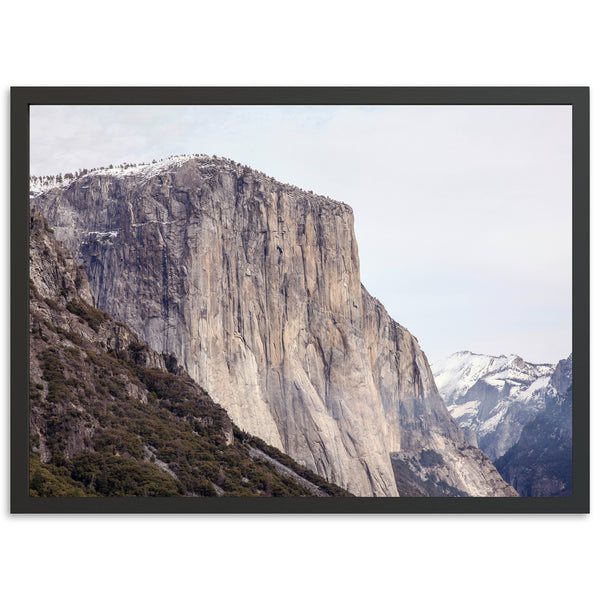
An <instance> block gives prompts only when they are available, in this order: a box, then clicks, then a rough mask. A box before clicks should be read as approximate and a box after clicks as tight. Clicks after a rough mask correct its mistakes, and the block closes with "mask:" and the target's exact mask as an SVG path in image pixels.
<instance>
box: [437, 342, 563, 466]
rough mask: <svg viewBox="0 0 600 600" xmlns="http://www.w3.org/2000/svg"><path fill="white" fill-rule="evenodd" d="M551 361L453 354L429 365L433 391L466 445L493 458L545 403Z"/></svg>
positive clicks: (515, 437) (552, 367)
mask: <svg viewBox="0 0 600 600" xmlns="http://www.w3.org/2000/svg"><path fill="white" fill-rule="evenodd" d="M554 369H555V365H551V364H541V365H537V364H532V363H528V362H525V361H524V360H523V359H522V358H521V357H520V356H517V355H516V354H511V355H509V356H487V355H485V354H474V353H473V352H469V351H463V352H456V353H455V354H452V355H451V356H449V357H447V358H445V359H443V360H440V361H438V362H436V363H433V364H432V371H433V376H434V378H435V382H436V385H437V387H438V390H439V392H440V394H441V396H442V398H443V399H444V402H445V404H446V407H447V408H448V410H449V412H450V414H451V415H452V416H453V417H454V418H455V419H456V420H457V421H458V423H459V425H460V426H461V427H462V428H463V429H464V430H465V432H466V433H467V435H468V437H469V438H470V441H471V443H473V442H475V441H476V442H477V445H478V446H479V447H480V448H481V449H482V450H483V451H484V452H485V453H486V454H487V455H488V456H489V457H490V458H491V459H492V460H496V459H497V458H499V457H500V456H502V455H503V454H504V453H505V452H506V451H507V450H508V449H509V448H510V447H511V446H513V445H514V444H516V443H517V441H518V439H519V437H520V435H521V432H522V430H523V427H524V426H525V425H526V424H527V423H529V422H530V421H531V420H533V418H534V417H535V416H536V414H537V413H538V412H540V411H541V410H543V409H544V407H545V400H544V399H545V390H546V387H547V385H548V383H549V381H550V377H551V376H552V373H553V372H554Z"/></svg>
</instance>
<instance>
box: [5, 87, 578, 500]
mask: <svg viewBox="0 0 600 600" xmlns="http://www.w3.org/2000/svg"><path fill="white" fill-rule="evenodd" d="M300 89H301V88H300ZM492 89H493V88H492ZM172 94H173V97H176V92H175V91H173V92H172ZM326 95H327V94H326V90H323V101H322V102H320V103H314V102H312V101H311V102H308V103H303V102H301V101H299V102H296V103H293V102H290V103H286V104H277V97H276V95H273V100H272V103H269V102H262V103H256V102H248V103H240V102H239V101H238V100H233V95H232V94H230V101H229V102H228V101H227V100H226V99H225V100H223V101H221V102H212V103H211V102H206V101H203V100H199V101H198V103H196V104H180V103H179V102H176V101H173V103H172V104H169V103H166V102H164V103H161V104H144V103H143V102H136V103H135V104H133V103H131V102H128V101H125V102H124V103H119V102H108V103H103V104H100V103H99V104H93V103H91V104H90V103H83V102H81V103H77V102H69V101H65V102H64V103H62V104H60V103H56V102H52V103H48V104H44V103H33V102H32V103H30V105H29V106H28V108H29V119H28V128H29V139H28V144H29V149H28V151H29V159H28V165H27V167H28V170H29V208H28V211H29V215H28V217H29V223H28V233H27V235H28V240H29V241H28V244H27V246H28V249H27V250H28V260H29V273H28V278H29V284H28V294H29V308H28V319H29V323H28V327H29V330H28V340H29V349H28V359H27V360H28V375H27V376H28V388H29V389H28V391H27V395H26V400H25V402H27V398H28V410H27V415H26V418H27V427H28V436H29V440H28V442H29V443H28V452H27V461H28V465H27V467H26V468H27V470H28V490H27V492H26V495H27V501H28V502H29V505H28V506H30V508H29V509H28V510H31V511H34V512H35V511H43V510H44V508H43V507H44V504H43V503H44V502H45V501H46V500H47V499H49V498H55V499H61V501H65V502H68V504H65V505H64V506H65V508H64V509H61V508H60V506H61V505H60V504H56V503H55V504H53V505H52V506H53V507H54V508H53V509H52V510H58V511H60V510H65V512H69V511H72V512H78V511H79V510H86V509H85V508H79V507H83V506H85V503H86V502H88V500H86V499H89V498H92V499H96V500H98V499H107V498H111V499H114V498H120V499H124V501H130V500H135V499H139V500H140V501H142V502H145V503H146V504H145V506H146V507H148V506H151V504H149V503H151V502H154V501H156V502H160V500H158V498H170V499H172V500H171V501H169V503H168V504H166V505H161V508H160V509H157V512H160V511H164V510H168V511H169V512H177V511H178V505H177V502H185V503H186V504H185V506H186V509H185V510H186V511H191V512H194V511H198V512H202V511H215V512H218V511H220V510H221V508H219V504H220V503H221V504H222V505H223V506H228V507H229V508H228V509H227V510H236V511H238V512H244V511H245V510H253V511H261V510H266V511H272V510H275V511H277V510H284V509H278V508H277V506H278V504H277V503H278V502H281V503H282V504H281V506H285V507H287V508H286V509H285V510H290V511H293V512H303V511H324V512H335V511H336V507H340V509H341V510H344V511H346V512H348V511H353V510H356V512H361V511H364V510H368V511H370V512H377V511H378V510H379V509H378V506H377V502H381V504H380V506H385V507H386V509H385V510H387V511H392V512H393V511H397V512H402V511H406V510H407V507H408V508H410V510H412V511H415V512H419V511H420V510H421V508H420V507H427V506H429V508H425V510H437V511H440V512H443V511H444V510H445V509H444V502H448V503H449V504H448V506H453V507H455V508H454V510H461V509H460V502H463V503H469V502H470V500H469V499H474V498H475V499H479V500H477V502H482V501H483V500H485V501H486V502H490V503H491V504H489V505H488V508H485V507H484V508H481V506H482V505H481V504H479V505H478V506H479V507H480V510H483V511H487V510H489V511H492V512H493V511H494V510H496V509H498V508H500V507H501V510H502V511H515V512H518V511H519V510H521V509H520V508H519V506H522V505H520V503H529V504H527V506H528V507H529V508H528V509H527V510H529V511H534V512H535V505H533V504H531V502H532V501H533V500H534V499H536V500H537V501H539V502H555V504H544V505H543V506H545V507H548V506H550V507H552V506H554V507H555V508H556V510H557V511H561V508H560V507H561V506H565V507H566V508H563V509H562V510H563V511H567V510H568V508H569V506H571V505H569V504H568V503H567V504H564V505H561V504H559V503H560V502H563V501H565V500H562V501H561V500H557V499H561V498H562V499H567V500H566V502H568V501H569V499H572V497H573V438H574V436H573V406H574V403H575V404H577V402H578V399H579V397H580V396H578V394H577V393H576V394H575V400H574V395H573V381H574V380H575V381H577V377H580V378H581V379H580V381H581V382H583V381H584V379H585V378H586V377H587V374H586V372H585V369H584V368H583V367H581V370H578V368H577V367H576V369H575V377H574V376H573V356H574V355H575V362H576V364H577V356H578V355H577V352H576V351H575V352H574V347H573V332H574V324H573V314H574V309H575V308H576V306H574V298H575V299H576V300H577V298H578V296H577V294H574V273H573V261H574V251H573V247H574V246H573V244H574V236H573V226H574V210H573V207H574V198H573V190H574V184H573V177H574V169H573V164H574V162H575V158H576V157H574V148H573V135H574V132H573V110H574V107H573V106H572V105H571V104H568V103H564V102H563V103H549V102H538V103H535V102H531V103H525V102H522V103H518V102H517V103H515V102H513V103H506V104H503V103H501V102H496V103H494V102H493V101H489V102H487V103H473V102H468V95H467V97H466V100H467V101H466V102H464V103H457V102H455V103H450V102H448V103H443V102H442V103H440V102H434V101H432V102H431V103H410V102H403V101H401V100H400V101H396V102H394V101H390V102H388V103H381V102H378V103H369V102H364V103H358V102H353V101H349V102H348V103H346V104H344V103H331V102H327V99H326ZM200 96H201V94H200ZM236 98H237V97H236ZM299 98H301V94H300V95H299ZM432 99H433V98H432ZM14 160H15V157H14V154H13V161H14ZM14 201H15V200H14V198H13V202H14ZM584 205H585V203H584V204H583V206H584ZM584 217H585V215H584ZM23 243H25V241H23ZM583 259H584V264H585V260H588V259H587V257H583ZM585 351H586V350H585V347H584V349H583V352H585ZM585 360H586V357H585V356H584V355H583V354H582V362H581V364H584V363H585ZM575 389H576V390H577V389H578V388H577V386H576V388H575ZM579 389H580V390H581V405H580V406H581V407H585V406H586V404H585V403H586V398H585V397H584V396H585V394H584V389H585V385H582V386H581V387H580V388H579ZM13 400H14V399H13ZM13 410H14V405H13ZM13 468H14V467H13ZM230 498H237V499H238V500H236V501H235V503H234V504H231V503H230V500H229V499H230ZM285 498H294V499H295V500H294V503H293V504H286V502H288V501H287V500H284V499H285ZM311 498H312V499H311ZM315 498H320V500H315ZM69 499H70V500H69ZM149 499H154V500H149ZM183 499H185V500H183ZM274 499H276V500H274ZM361 499H369V500H368V503H367V504H359V503H360V502H363V500H361ZM386 499H387V500H386ZM431 499H435V500H434V502H435V503H436V504H429V505H428V504H426V503H427V502H430V501H431ZM544 499H546V500H544ZM548 499H550V500H548ZM495 502H501V504H494V503H495ZM36 503H37V504H36ZM77 503H79V505H77ZM261 503H262V508H261V506H260V504H261ZM407 503H408V504H407ZM419 503H421V504H419ZM450 503H452V504H450ZM36 506H37V507H38V508H35V507H36ZM78 506H79V507H78ZM87 506H92V507H93V510H96V511H98V512H102V511H103V510H105V509H104V508H103V505H102V503H101V502H100V503H99V504H98V503H96V504H87ZM115 506H120V505H115ZM133 506H134V505H133ZM457 506H459V508H456V507H457ZM462 506H463V507H465V506H473V505H469V504H463V505H462ZM532 506H533V508H531V507H532ZM540 506H542V505H540ZM31 507H33V508H31ZM164 507H167V508H164ZM231 507H233V509H232V508H231ZM432 507H433V508H432ZM109 510H110V509H109ZM131 510H134V509H131ZM146 510H149V509H148V508H146ZM150 510H151V509H150ZM541 510H548V508H546V509H544V508H541Z"/></svg>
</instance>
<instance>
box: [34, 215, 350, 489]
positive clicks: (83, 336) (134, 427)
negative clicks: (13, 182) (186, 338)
mask: <svg viewBox="0 0 600 600" xmlns="http://www.w3.org/2000/svg"><path fill="white" fill-rule="evenodd" d="M29 322H30V345H29V348H30V361H29V367H30V368H29V374H30V392H29V415H30V419H29V421H30V452H31V453H30V461H29V463H30V465H29V466H30V495H31V496H184V495H185V496H259V497H264V496H332V495H333V496H347V495H349V494H348V493H347V492H345V491H344V490H342V489H340V488H338V487H337V486H335V485H333V484H331V483H329V482H327V481H325V480H324V479H322V478H321V477H319V476H317V475H316V474H314V473H312V472H310V471H309V470H308V469H306V468H305V467H302V466H301V465H298V464H297V463H295V462H294V461H293V460H292V459H291V458H290V457H289V456H285V455H284V454H283V453H281V452H280V451H278V450H277V449H275V448H272V447H269V446H268V445H266V444H265V443H264V442H263V441H262V440H260V439H258V438H255V437H252V436H249V435H247V434H245V433H243V432H241V431H240V430H239V429H237V428H236V427H235V426H234V425H233V423H232V422H231V420H230V419H229V417H228V416H227V413H226V411H225V410H224V409H223V408H222V407H220V406H218V405H217V404H215V403H214V402H213V401H212V399H211V398H210V397H209V396H208V395H207V394H206V392H205V391H204V390H202V389H201V388H200V387H199V386H198V384H197V383H195V382H194V381H192V380H191V378H190V377H188V376H187V375H186V374H185V373H184V372H183V370H182V369H181V367H179V366H178V365H177V361H176V360H175V359H174V357H173V356H169V355H161V354H158V353H157V352H155V351H154V350H152V349H151V348H149V347H148V346H147V345H145V344H143V343H141V342H140V340H139V339H138V337H137V336H136V335H135V333H133V332H132V331H131V329H130V328H129V327H127V326H126V325H124V324H122V323H118V322H117V321H115V320H114V319H113V318H112V317H111V316H110V315H109V314H107V313H105V312H103V311H102V310H98V309H97V308H95V307H94V298H93V294H92V291H91V288H90V286H89V283H88V280H87V278H86V275H85V270H84V269H83V267H79V266H77V265H76V263H75V262H74V261H73V259H72V257H71V256H70V253H69V251H68V250H67V248H66V247H65V246H64V245H63V244H61V243H60V242H57V241H56V239H55V238H54V236H53V234H52V231H51V230H50V229H49V227H48V225H47V223H46V221H45V220H44V218H43V217H42V216H41V215H40V214H39V212H37V211H36V210H35V209H33V210H32V212H31V218H30V320H29Z"/></svg>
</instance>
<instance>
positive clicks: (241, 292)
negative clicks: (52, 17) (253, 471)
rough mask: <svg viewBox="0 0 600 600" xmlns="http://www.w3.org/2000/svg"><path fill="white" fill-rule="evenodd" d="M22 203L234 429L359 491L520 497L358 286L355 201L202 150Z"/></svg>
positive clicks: (110, 308)
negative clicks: (451, 412)
mask: <svg viewBox="0 0 600 600" xmlns="http://www.w3.org/2000/svg"><path fill="white" fill-rule="evenodd" d="M31 202H32V204H34V205H35V206H37V207H39V209H40V210H41V211H42V212H43V213H44V214H45V215H46V217H47V218H48V220H49V222H50V224H51V226H52V227H53V228H54V230H55V232H56V235H57V237H58V239H60V240H62V241H64V242H65V243H66V244H67V246H68V247H69V248H70V250H71V251H72V252H73V254H74V255H75V257H76V259H77V260H78V261H80V262H81V263H82V264H83V265H84V266H85V270H86V272H87V275H88V277H89V280H90V283H91V286H92V289H93V292H94V295H95V296H96V298H97V302H98V306H99V307H100V308H102V309H103V310H106V311H107V312H109V313H111V314H112V315H114V316H115V317H116V318H118V319H119V320H121V321H123V322H124V323H126V324H127V325H128V326H129V327H131V328H132V329H133V330H134V331H135V332H136V333H138V334H139V335H140V337H141V338H142V339H143V340H144V341H145V342H146V343H148V344H149V345H150V346H151V347H152V348H154V349H155V350H156V351H158V352H160V353H163V352H165V353H170V354H173V355H174V356H175V357H176V358H177V360H178V361H179V363H180V364H182V365H183V367H184V368H185V370H186V371H187V372H189V373H190V375H191V376H192V378H193V379H194V380H195V381H197V382H198V383H199V384H200V385H201V386H202V387H203V388H205V389H206V390H207V391H208V393H209V394H210V395H211V396H212V397H213V398H214V399H215V400H216V401H217V402H219V403H220V404H221V405H222V406H223V407H225V408H226V409H227V412H228V413H229V415H230V417H231V418H232V420H233V421H234V422H235V423H236V424H238V425H239V426H240V427H242V428H243V429H244V430H246V431H248V432H249V433H251V434H254V435H259V436H260V437H262V438H263V439H265V440H266V441H267V442H268V443H269V444H272V445H273V446H276V447H277V448H279V449H281V450H283V451H285V452H287V453H288V454H290V455H291V456H292V457H293V458H295V459H296V460H298V461H299V462H301V463H302V464H304V465H306V466H307V467H308V468H310V469H313V470H314V471H316V472H317V473H319V474H320V475H322V476H324V477H326V478H327V479H328V480H329V481H331V482H334V483H336V484H338V485H340V486H342V487H344V488H346V489H348V490H349V491H350V492H352V493H354V494H357V495H363V496H367V495H375V496H396V495H398V493H399V490H400V493H401V494H407V495H416V494H418V493H422V494H423V495H472V496H494V495H498V496H503V495H508V496H511V495H516V492H515V491H514V490H513V489H512V488H511V487H510V486H509V485H508V484H506V483H505V482H504V480H503V479H502V478H501V477H500V475H499V474H498V472H497V471H496V469H495V468H494V466H493V465H492V463H491V462H490V461H489V459H488V458H487V457H486V456H485V455H484V454H483V453H482V452H481V451H480V450H478V449H476V448H474V447H472V446H470V445H469V444H468V442H467V440H466V438H465V436H464V434H463V432H462V430H461V429H460V427H459V426H458V424H457V423H456V422H455V421H454V419H453V418H452V417H451V416H450V415H449V413H448V411H447V410H446V408H445V406H444V404H443V402H442V399H441V398H440V396H439V394H438V391H437V388H436V385H435V382H434V379H433V376H432V373H431V370H430V368H429V365H428V362H427V358H426V357H425V355H424V354H423V352H422V351H421V349H420V348H419V345H418V342H417V340H416V339H415V338H414V337H413V336H412V335H411V334H410V333H409V332H408V331H407V330H406V329H405V328H403V327H402V326H400V325H399V324H398V323H396V322H395V321H394V320H393V319H391V318H390V316H389V315H388V314H387V312H386V311H385V309H384V307H383V306H382V305H381V304H380V303H379V302H378V301H377V300H376V299H374V298H373V297H372V296H370V294H369V293H368V292H367V291H366V290H365V289H364V287H363V286H362V285H361V282H360V267H359V257H358V248H357V244H356V240H355V237H354V228H353V213H352V210H351V208H350V207H349V206H347V205H345V204H343V203H340V202H335V201H333V200H331V199H329V198H325V197H322V196H318V195H315V194H313V193H311V192H305V191H302V190H300V189H298V188H295V187H293V186H289V185H285V184H282V183H279V182H277V181H275V180H274V179H272V178H271V177H268V176H266V175H264V174H262V173H258V172H256V171H253V170H251V169H250V168H248V167H245V166H243V165H239V164H237V163H235V162H232V161H229V160H226V159H216V158H214V157H213V158H212V159H211V158H209V157H207V156H194V157H176V158H173V159H167V160H164V161H160V162H158V163H156V164H152V165H143V166H140V167H131V168H128V169H105V170H98V171H95V172H92V173H88V174H83V175H80V176H78V177H75V178H74V179H70V180H68V181H63V182H60V184H59V185H58V186H56V187H52V186H47V185H46V186H45V188H44V187H42V188H37V189H36V188H35V187H34V188H32V198H31ZM409 480H410V482H412V483H407V482H409ZM414 482H417V483H419V482H420V484H422V486H421V487H422V489H421V492H415V491H414V490H415V486H414Z"/></svg>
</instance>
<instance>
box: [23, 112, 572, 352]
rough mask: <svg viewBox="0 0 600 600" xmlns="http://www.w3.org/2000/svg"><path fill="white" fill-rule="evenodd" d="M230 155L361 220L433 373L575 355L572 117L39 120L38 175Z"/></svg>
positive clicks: (383, 294)
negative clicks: (440, 368) (481, 361)
mask: <svg viewBox="0 0 600 600" xmlns="http://www.w3.org/2000/svg"><path fill="white" fill-rule="evenodd" d="M184 153H192V154H193V153H201V154H209V155H212V154H216V155H217V156H224V157H227V158H231V159H233V160H235V161H237V162H240V163H244V164H247V165H249V166H251V167H253V168H255V169H258V170H260V171H264V172H265V173H267V174H268V175H271V176H273V177H275V178H276V179H278V180H280V181H283V182H287V183H291V184H294V185H297V186H299V187H301V188H303V189H306V190H313V191H315V192H317V193H319V194H323V195H326V196H330V197H331V198H333V199H335V200H340V201H343V202H346V203H347V204H349V205H350V206H352V208H353V209H354V218H355V230H356V236H357V240H358V246H359V254H360V260H361V279H362V281H363V283H364V284H365V286H366V288H367V289H368V290H369V291H370V292H371V294H372V295H374V296H376V297H377V298H378V299H379V300H381V302H383V304H384V305H385V307H386V308H387V310H388V312H389V313H390V314H391V316H392V317H393V318H394V319H396V320H397V321H398V322H399V323H401V324H402V325H404V326H405V327H407V328H408V329H409V330H410V331H411V333H413V334H414V335H416V336H417V338H418V339H419V342H420V345H421V347H422V348H423V350H424V351H425V353H426V354H427V356H428V358H429V360H430V362H434V361H436V360H439V359H441V358H443V357H445V356H447V355H448V354H451V353H452V352H455V351H458V350H471V351H473V352H478V353H485V354H493V355H499V354H511V353H514V354H519V355H520V356H522V357H523V358H524V359H525V360H528V361H531V362H552V363H554V362H557V361H558V360H560V359H562V358H566V357H567V355H568V354H569V353H570V352H571V350H572V347H571V108H570V106H382V107H364V106H363V107H360V106H329V107H328V106H290V107H283V106H260V107H251V106H237V107H235V106H221V107H214V106H204V107H202V106H179V107H178V106H160V107H152V106H32V107H31V173H32V174H34V175H50V174H56V173H59V172H61V173H65V172H68V171H74V170H76V169H79V168H84V167H85V168H92V167H99V166H108V165H109V164H110V163H113V164H118V163H121V162H142V161H144V162H150V161H151V160H152V159H154V158H156V159H160V158H163V157H166V156H169V155H172V154H184Z"/></svg>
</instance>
